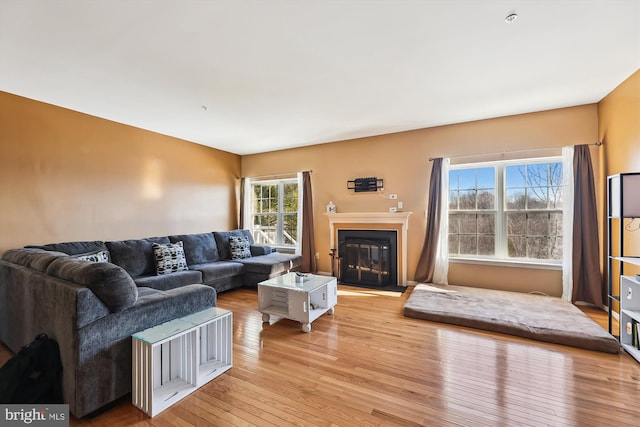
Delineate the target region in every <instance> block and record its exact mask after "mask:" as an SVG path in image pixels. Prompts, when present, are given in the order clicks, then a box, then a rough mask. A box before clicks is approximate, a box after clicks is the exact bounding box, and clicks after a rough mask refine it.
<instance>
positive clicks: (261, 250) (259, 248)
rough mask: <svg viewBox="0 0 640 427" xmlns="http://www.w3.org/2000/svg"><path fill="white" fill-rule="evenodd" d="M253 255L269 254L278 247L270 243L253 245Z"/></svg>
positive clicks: (251, 248)
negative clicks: (269, 244) (273, 246)
mask: <svg viewBox="0 0 640 427" xmlns="http://www.w3.org/2000/svg"><path fill="white" fill-rule="evenodd" d="M249 249H250V250H251V256H259V255H267V254H270V253H273V252H275V251H276V248H272V247H271V246H268V245H251V247H250V248H249Z"/></svg>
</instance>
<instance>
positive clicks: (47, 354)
mask: <svg viewBox="0 0 640 427" xmlns="http://www.w3.org/2000/svg"><path fill="white" fill-rule="evenodd" d="M0 403H64V402H63V398H62V362H61V361H60V349H59V348H58V343H57V342H56V341H55V340H53V339H51V338H49V337H48V336H47V334H40V335H38V336H37V337H36V339H35V340H34V341H33V342H32V343H31V344H28V345H25V346H24V347H22V349H21V350H20V352H19V353H18V354H17V355H15V356H14V357H12V358H11V359H9V360H8V361H7V363H5V364H4V365H3V366H2V368H0Z"/></svg>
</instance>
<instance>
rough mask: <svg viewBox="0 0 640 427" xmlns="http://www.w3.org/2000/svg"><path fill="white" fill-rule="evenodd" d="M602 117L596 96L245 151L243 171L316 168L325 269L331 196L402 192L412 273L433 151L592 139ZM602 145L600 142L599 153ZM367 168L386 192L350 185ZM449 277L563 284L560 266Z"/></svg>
mask: <svg viewBox="0 0 640 427" xmlns="http://www.w3.org/2000/svg"><path fill="white" fill-rule="evenodd" d="M597 125H598V120H597V106H596V105H595V104H591V105H584V106H579V107H572V108H564V109H558V110H552V111H544V112H539V113H533V114H523V115H516V116H510V117H503V118H496V119H490V120H482V121H476V122H470V123H462V124H456V125H451V126H441V127H435V128H428V129H420V130H415V131H410V132H402V133H394V134H389V135H382V136H376V137H371V138H362V139H355V140H350V141H341V142H335V143H328V144H321V145H314V146H310V147H303V148H297V149H290V150H283V151H276V152H270V153H263V154H255V155H250V156H243V157H242V174H243V175H244V176H248V177H251V176H261V175H271V174H281V173H290V172H297V171H302V170H312V171H313V173H312V184H313V195H314V213H315V239H316V250H317V252H319V254H320V259H319V263H318V265H319V270H321V271H330V269H331V267H330V257H329V249H330V248H329V245H330V243H329V225H328V220H327V218H326V217H325V216H324V215H323V213H324V212H325V207H326V205H327V203H329V201H330V200H331V201H333V202H334V203H335V204H336V206H337V210H338V212H376V211H377V212H382V211H388V209H389V208H390V207H392V206H395V202H396V201H394V200H390V199H389V198H388V196H389V194H392V193H395V194H398V201H402V202H403V203H404V210H405V211H411V212H413V214H412V215H411V217H410V221H409V239H408V275H409V279H410V280H412V279H413V277H414V272H415V269H416V265H417V259H418V256H419V253H420V249H421V247H422V243H423V241H424V236H425V229H426V217H425V211H426V208H427V205H426V204H427V193H428V183H429V175H430V173H431V162H429V160H428V159H429V157H440V156H445V157H446V156H450V157H451V156H460V155H469V154H482V153H496V152H510V151H516V150H528V149H538V148H555V147H562V146H565V145H575V144H591V143H594V142H596V140H597V138H598V129H597ZM597 150H598V149H597V148H596V149H594V150H592V155H594V156H596V158H597V156H598V151H597ZM365 176H376V177H379V178H384V187H385V188H384V192H378V193H354V192H353V191H352V190H347V188H346V187H347V181H348V180H351V179H354V178H357V177H365ZM479 272H481V273H480V274H479ZM449 281H450V283H452V284H460V285H471V286H473V285H475V286H483V287H493V288H498V289H510V290H517V291H527V292H528V291H540V292H544V293H547V294H551V295H560V294H561V292H562V285H561V273H560V271H558V270H533V269H520V268H513V267H484V268H482V269H479V268H478V266H477V265H472V264H453V263H452V264H451V265H450V269H449Z"/></svg>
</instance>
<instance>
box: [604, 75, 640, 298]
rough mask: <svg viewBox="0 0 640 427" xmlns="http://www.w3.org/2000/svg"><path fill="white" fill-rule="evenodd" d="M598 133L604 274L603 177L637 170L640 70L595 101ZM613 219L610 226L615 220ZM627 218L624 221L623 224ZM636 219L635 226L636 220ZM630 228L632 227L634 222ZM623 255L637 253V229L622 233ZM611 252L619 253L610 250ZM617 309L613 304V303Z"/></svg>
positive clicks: (615, 287)
mask: <svg viewBox="0 0 640 427" xmlns="http://www.w3.org/2000/svg"><path fill="white" fill-rule="evenodd" d="M598 132H599V135H600V139H601V140H602V141H603V142H604V145H603V148H604V156H603V157H602V158H601V159H600V163H601V170H602V171H603V173H602V174H601V176H600V180H599V182H598V184H599V185H598V188H599V200H600V206H601V209H600V218H601V222H602V224H603V225H604V226H603V227H602V230H603V241H604V242H605V243H604V244H603V246H602V249H603V250H602V265H603V272H604V274H605V277H606V276H607V269H608V262H607V261H608V260H607V253H606V235H605V230H606V228H605V227H606V224H607V212H606V184H607V176H609V175H615V174H617V173H625V172H640V70H638V71H636V72H635V73H634V74H632V75H631V76H630V77H629V78H627V79H626V80H625V81H624V82H622V83H621V84H620V85H619V86H618V87H617V88H615V89H614V90H613V91H611V93H609V94H608V95H607V96H606V97H605V98H604V99H602V101H600V103H599V104H598ZM639 191H640V190H639ZM616 221H617V220H614V223H613V226H614V229H617V228H618V227H619V223H617V222H616ZM628 221H629V220H625V223H627V222H628ZM635 221H636V225H637V223H638V220H635ZM632 228H636V226H635V225H634V226H633V227H632ZM617 237H618V233H613V235H612V241H613V242H614V244H613V247H614V248H617V246H618V239H617ZM624 239H625V255H635V256H638V255H640V232H639V231H635V232H625V233H624ZM613 255H619V254H618V253H614V254H613ZM613 267H614V268H613V269H612V283H613V292H614V294H618V289H619V288H618V286H619V281H618V279H617V275H618V274H619V269H618V268H619V265H618V264H617V263H614V264H613ZM624 268H625V271H624V272H625V274H633V273H640V268H638V267H634V266H632V265H629V264H626V265H625V267H624ZM614 310H617V304H614Z"/></svg>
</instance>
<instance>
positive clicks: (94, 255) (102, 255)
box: [73, 250, 111, 262]
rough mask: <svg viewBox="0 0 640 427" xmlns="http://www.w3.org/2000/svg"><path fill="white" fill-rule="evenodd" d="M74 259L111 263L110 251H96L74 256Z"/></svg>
mask: <svg viewBox="0 0 640 427" xmlns="http://www.w3.org/2000/svg"><path fill="white" fill-rule="evenodd" d="M73 257H74V258H76V259H79V260H82V261H89V262H111V259H109V251H106V250H105V251H95V252H89V253H86V254H79V255H73Z"/></svg>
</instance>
